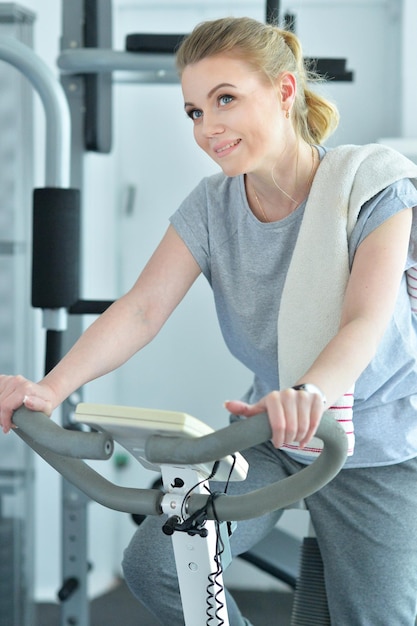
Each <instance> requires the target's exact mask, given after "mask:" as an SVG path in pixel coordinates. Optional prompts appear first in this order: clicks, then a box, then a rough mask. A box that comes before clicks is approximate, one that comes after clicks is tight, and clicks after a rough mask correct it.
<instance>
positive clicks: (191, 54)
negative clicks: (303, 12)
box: [176, 17, 339, 144]
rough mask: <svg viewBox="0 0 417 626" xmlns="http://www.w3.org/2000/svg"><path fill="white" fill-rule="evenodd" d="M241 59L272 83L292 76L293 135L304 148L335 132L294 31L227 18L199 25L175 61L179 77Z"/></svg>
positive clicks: (333, 116) (331, 110) (334, 119)
mask: <svg viewBox="0 0 417 626" xmlns="http://www.w3.org/2000/svg"><path fill="white" fill-rule="evenodd" d="M220 53H223V54H232V55H234V56H237V57H239V58H242V59H243V60H245V61H246V62H247V63H249V64H250V65H251V66H252V67H254V68H255V69H256V70H258V71H261V72H263V74H264V75H265V76H266V77H267V78H268V79H269V80H270V81H273V82H275V79H276V78H277V77H278V76H279V75H280V74H281V73H282V72H291V73H292V74H294V76H295V78H296V81H297V92H296V98H295V101H294V105H293V120H294V126H295V130H296V132H297V133H298V135H299V136H301V137H302V138H303V139H304V140H305V141H307V142H308V143H318V144H319V143H322V142H323V141H324V140H325V139H326V138H327V137H328V136H329V135H331V133H332V132H333V131H334V130H335V129H336V127H337V125H338V122H339V112H338V110H337V108H336V106H335V105H333V104H332V103H331V102H329V101H328V100H326V99H325V98H323V97H322V96H320V95H319V94H317V93H315V92H314V91H312V90H311V89H310V88H309V87H308V82H309V81H314V82H317V81H318V80H320V79H319V77H318V76H317V74H315V73H314V72H312V71H310V70H309V69H308V68H307V67H306V65H305V62H304V58H303V52H302V48H301V43H300V41H299V39H298V38H297V37H296V35H294V34H293V33H292V32H290V31H287V30H283V29H281V28H279V27H277V26H274V25H272V24H263V23H262V22H258V21H256V20H254V19H251V18H248V17H241V18H233V17H227V18H222V19H218V20H212V21H207V22H202V23H201V24H198V25H197V26H196V27H195V28H194V30H193V31H192V33H191V34H190V35H188V36H187V37H186V38H185V39H184V40H183V42H182V43H181V45H180V47H179V49H178V51H177V56H176V64H177V69H178V72H179V74H180V76H181V74H182V72H183V71H184V69H185V68H186V67H187V66H188V65H192V64H194V63H197V62H198V61H201V60H202V59H205V58H206V57H210V56H213V55H215V54H220Z"/></svg>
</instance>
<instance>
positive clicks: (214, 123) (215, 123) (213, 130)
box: [202, 112, 224, 138]
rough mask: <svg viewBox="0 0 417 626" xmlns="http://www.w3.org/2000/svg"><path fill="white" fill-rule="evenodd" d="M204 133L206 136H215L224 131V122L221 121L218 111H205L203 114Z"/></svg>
mask: <svg viewBox="0 0 417 626" xmlns="http://www.w3.org/2000/svg"><path fill="white" fill-rule="evenodd" d="M202 130H203V133H204V135H205V137H207V138H209V137H214V136H215V135H219V134H221V133H223V132H224V124H221V123H220V120H219V118H218V116H217V115H216V113H215V112H214V113H212V112H209V113H207V112H205V113H204V116H203V128H202Z"/></svg>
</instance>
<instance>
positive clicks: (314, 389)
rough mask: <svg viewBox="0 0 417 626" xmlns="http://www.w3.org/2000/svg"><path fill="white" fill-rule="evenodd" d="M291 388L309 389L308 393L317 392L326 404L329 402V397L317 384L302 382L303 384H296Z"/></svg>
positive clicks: (297, 389)
mask: <svg viewBox="0 0 417 626" xmlns="http://www.w3.org/2000/svg"><path fill="white" fill-rule="evenodd" d="M291 389H295V391H307V393H316V394H317V395H319V396H320V398H321V400H322V402H323V404H324V406H326V404H327V398H326V396H325V395H324V393H323V392H322V390H321V389H320V388H319V387H317V385H313V384H312V383H302V384H301V385H294V387H291Z"/></svg>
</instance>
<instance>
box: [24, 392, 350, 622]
mask: <svg viewBox="0 0 417 626" xmlns="http://www.w3.org/2000/svg"><path fill="white" fill-rule="evenodd" d="M74 420H75V422H76V423H77V425H78V426H79V428H80V429H81V430H66V429H63V428H61V427H60V426H59V425H57V424H56V423H55V422H53V421H52V420H50V419H49V418H48V417H46V416H45V415H44V414H42V413H35V412H31V411H28V410H27V409H25V408H24V407H21V408H20V409H18V410H17V411H16V412H15V413H14V416H13V422H14V425H15V426H16V428H15V429H14V430H13V432H14V433H16V434H17V435H18V436H19V437H21V439H23V440H24V441H25V442H26V443H27V444H28V445H29V446H30V447H31V448H32V449H33V450H34V451H35V452H36V453H37V454H39V455H40V456H41V457H42V458H43V459H44V460H45V461H46V462H47V463H49V464H50V465H51V466H52V467H53V468H55V469H56V470H57V471H58V472H59V473H60V474H62V476H64V478H66V479H67V480H68V481H70V482H71V483H72V484H74V485H75V486H76V487H77V488H79V489H80V490H81V491H82V492H84V493H85V494H86V495H87V496H88V497H89V498H91V499H92V500H95V501H96V502H98V503H100V504H102V505H103V506H106V507H109V508H111V509H115V510H118V511H124V512H127V513H130V514H138V515H163V514H165V515H167V520H166V522H165V524H164V526H163V531H164V532H165V533H166V534H167V535H170V536H172V541H173V547H174V554H175V561H176V567H177V573H178V580H179V585H180V592H181V601H182V606H183V612H184V621H185V625H186V626H203V625H208V626H228V625H229V620H228V615H227V606H226V598H225V592H224V587H223V571H224V569H225V568H226V566H227V564H228V561H229V560H230V552H229V538H230V535H231V533H232V532H233V525H234V524H235V523H236V522H239V521H240V520H244V519H249V518H253V517H258V516H261V515H263V514H265V513H268V512H270V511H272V510H276V509H282V508H287V507H289V506H290V505H291V504H293V503H295V502H297V501H299V500H300V499H303V498H305V497H307V496H308V495H310V494H311V493H313V492H315V491H317V490H318V489H320V488H321V487H323V486H324V485H325V484H327V483H328V482H329V481H330V480H332V478H334V476H336V474H337V473H338V472H339V470H340V469H341V467H342V466H343V464H344V462H345V460H346V455H347V438H346V435H345V433H344V431H343V428H342V427H341V426H340V425H339V424H338V423H337V422H336V421H335V420H334V419H333V418H332V417H329V416H328V415H326V414H324V415H323V418H322V421H321V423H320V426H319V429H318V431H317V436H318V437H319V438H320V439H321V440H322V441H323V444H324V447H323V451H322V452H321V454H320V456H319V457H318V458H317V459H316V460H315V461H314V462H313V463H312V464H311V465H309V466H306V468H305V469H303V470H301V471H300V472H299V473H297V474H295V475H293V476H290V477H289V478H286V479H284V480H281V481H279V482H277V483H274V484H272V485H268V486H266V487H263V488H262V489H258V490H256V491H252V492H250V493H247V494H245V495H239V496H229V495H227V493H222V494H218V493H212V492H211V491H210V484H209V483H210V480H211V479H216V481H224V482H225V483H226V484H227V483H228V482H229V481H233V480H244V479H245V477H246V474H247V469H248V466H247V463H246V461H245V459H244V458H243V456H242V455H241V454H240V453H239V452H240V451H242V450H244V449H246V448H249V447H250V446H253V445H256V444H260V443H263V442H264V441H267V440H269V439H270V438H271V434H272V433H271V428H270V424H269V420H268V416H267V415H265V414H262V415H258V416H255V417H252V418H250V419H245V420H241V421H237V422H234V423H232V424H231V425H230V426H227V427H226V428H223V429H220V430H217V431H213V430H212V429H211V428H210V427H209V426H207V425H206V424H204V423H203V422H201V421H200V420H198V419H196V418H194V417H192V416H190V415H187V414H184V413H179V412H173V411H158V410H154V409H142V408H133V407H124V406H112V405H100V404H89V403H81V404H79V405H78V406H77V408H76V412H75V416H74ZM86 427H90V429H91V430H90V431H88V432H86V431H85V430H83V428H86ZM115 441H116V442H117V443H118V444H120V445H121V446H123V447H124V448H125V449H126V450H127V451H128V452H129V453H130V454H131V455H132V456H133V457H135V458H136V459H137V460H138V461H139V462H140V463H141V464H142V465H144V466H145V467H147V468H148V469H151V470H156V471H158V472H160V473H161V475H162V482H163V489H134V488H126V487H120V486H118V485H115V484H113V483H111V482H110V481H108V480H107V479H105V478H104V477H103V476H101V475H100V474H99V473H98V472H96V471H95V470H93V469H92V468H91V467H90V466H89V465H88V464H87V463H85V461H84V460H83V459H91V460H92V459H102V460H107V459H109V458H110V457H111V456H112V454H113V450H114V442H115Z"/></svg>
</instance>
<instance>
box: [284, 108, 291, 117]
mask: <svg viewBox="0 0 417 626" xmlns="http://www.w3.org/2000/svg"><path fill="white" fill-rule="evenodd" d="M285 117H286V118H287V120H289V119H290V110H289V109H287V110H286V112H285Z"/></svg>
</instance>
